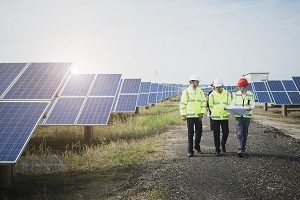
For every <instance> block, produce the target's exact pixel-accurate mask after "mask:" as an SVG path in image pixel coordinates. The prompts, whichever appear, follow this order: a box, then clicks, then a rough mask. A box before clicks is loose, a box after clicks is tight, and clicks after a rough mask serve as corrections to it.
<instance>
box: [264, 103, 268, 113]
mask: <svg viewBox="0 0 300 200" xmlns="http://www.w3.org/2000/svg"><path fill="white" fill-rule="evenodd" d="M264 111H268V103H264Z"/></svg>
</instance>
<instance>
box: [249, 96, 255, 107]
mask: <svg viewBox="0 0 300 200" xmlns="http://www.w3.org/2000/svg"><path fill="white" fill-rule="evenodd" d="M252 102H253V103H252V105H251V106H250V108H251V110H253V109H254V108H255V99H254V94H253V96H252Z"/></svg>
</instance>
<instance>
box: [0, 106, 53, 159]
mask: <svg viewBox="0 0 300 200" xmlns="http://www.w3.org/2000/svg"><path fill="white" fill-rule="evenodd" d="M1 102H25V103H47V102H46V101H1ZM49 103H50V102H48V105H49ZM48 105H47V106H48ZM47 106H46V107H45V109H44V111H43V112H42V114H41V116H40V117H39V119H38V120H37V122H36V123H35V125H34V127H33V129H32V131H31V132H30V134H29V136H28V138H27V140H26V142H25V143H24V145H23V147H22V149H21V150H20V152H19V154H18V156H17V157H16V159H15V161H9V162H2V161H0V164H16V163H17V161H18V160H19V157H20V156H21V155H22V153H23V151H24V150H25V148H26V146H27V144H28V142H29V140H30V139H31V136H32V134H33V133H34V131H35V130H36V128H37V126H38V123H39V121H40V120H41V117H42V116H43V114H44V113H45V111H46V108H47Z"/></svg>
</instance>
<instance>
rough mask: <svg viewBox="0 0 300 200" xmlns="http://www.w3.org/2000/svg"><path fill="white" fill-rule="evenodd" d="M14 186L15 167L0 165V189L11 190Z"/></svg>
mask: <svg viewBox="0 0 300 200" xmlns="http://www.w3.org/2000/svg"><path fill="white" fill-rule="evenodd" d="M12 184H13V165H0V188H11V187H12Z"/></svg>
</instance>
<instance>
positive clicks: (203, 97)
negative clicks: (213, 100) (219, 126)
mask: <svg viewBox="0 0 300 200" xmlns="http://www.w3.org/2000/svg"><path fill="white" fill-rule="evenodd" d="M201 96H202V98H201V100H202V101H201V112H200V113H202V114H204V113H206V104H207V103H206V97H205V94H204V92H203V91H202V90H201Z"/></svg>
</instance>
